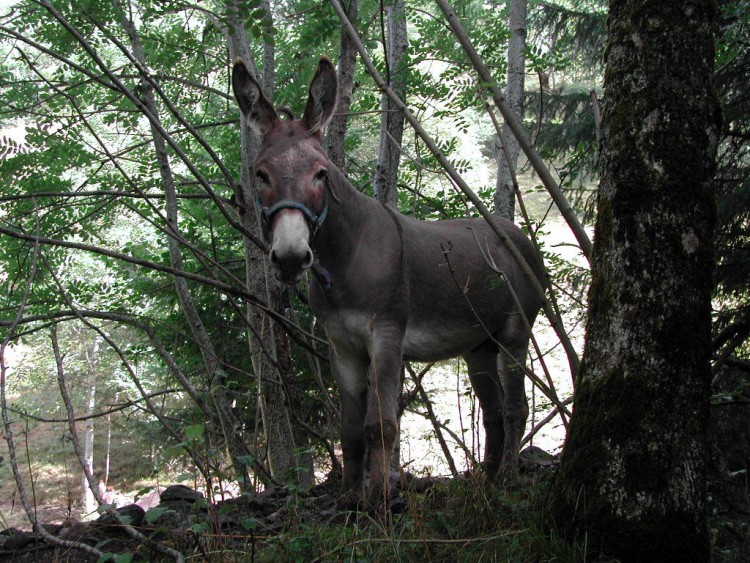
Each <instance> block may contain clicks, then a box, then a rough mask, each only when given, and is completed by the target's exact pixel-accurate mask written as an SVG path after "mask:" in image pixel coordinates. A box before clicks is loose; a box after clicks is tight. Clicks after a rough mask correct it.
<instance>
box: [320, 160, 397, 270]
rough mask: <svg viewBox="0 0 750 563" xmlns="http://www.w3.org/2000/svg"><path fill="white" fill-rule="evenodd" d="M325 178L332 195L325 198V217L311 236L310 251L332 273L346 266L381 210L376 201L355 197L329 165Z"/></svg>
mask: <svg viewBox="0 0 750 563" xmlns="http://www.w3.org/2000/svg"><path fill="white" fill-rule="evenodd" d="M328 174H329V181H330V182H331V191H332V192H333V193H332V194H328V198H329V200H328V205H329V211H328V216H327V217H326V220H325V222H324V223H323V225H322V226H321V227H320V230H319V231H318V233H317V235H316V236H315V240H314V241H313V250H314V252H315V256H316V258H317V259H318V260H319V261H320V263H321V264H322V265H323V266H324V267H325V268H327V269H328V270H330V271H331V272H333V271H334V270H336V269H340V268H344V267H345V266H346V264H347V263H348V261H349V260H350V259H351V256H352V255H353V253H354V252H355V251H356V245H357V242H358V241H359V238H360V236H359V235H360V233H361V232H362V230H363V229H364V228H365V227H366V224H367V222H368V221H370V220H372V218H373V214H377V213H378V212H380V211H382V210H381V209H379V208H380V207H381V206H380V204H379V203H378V202H377V201H375V200H373V199H372V198H369V197H367V196H365V195H362V194H361V193H359V192H358V191H357V189H356V188H355V187H354V186H353V185H352V184H351V182H349V180H348V179H347V178H346V177H345V176H344V175H343V174H342V173H341V171H339V170H338V169H337V168H336V167H334V166H333V165H330V167H329V169H328Z"/></svg>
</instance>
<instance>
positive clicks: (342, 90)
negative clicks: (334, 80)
mask: <svg viewBox="0 0 750 563" xmlns="http://www.w3.org/2000/svg"><path fill="white" fill-rule="evenodd" d="M358 12H359V0H349V5H348V6H347V8H346V14H347V15H348V16H349V19H350V20H352V21H355V20H356V19H357V15H358ZM356 65H357V49H356V47H355V46H354V41H353V40H352V38H351V37H350V36H349V33H348V32H347V31H346V28H345V27H344V26H341V40H340V43H339V61H338V65H337V68H336V75H337V77H338V99H337V101H336V112H335V113H334V115H333V119H331V123H329V125H328V136H327V138H326V150H327V151H328V158H329V159H330V160H331V162H333V163H334V164H335V165H336V167H337V168H338V169H339V170H341V171H342V172H344V173H345V172H346V160H345V158H344V141H345V140H346V128H347V126H348V123H349V107H350V106H351V105H352V94H353V92H354V71H355V70H356Z"/></svg>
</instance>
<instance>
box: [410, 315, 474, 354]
mask: <svg viewBox="0 0 750 563" xmlns="http://www.w3.org/2000/svg"><path fill="white" fill-rule="evenodd" d="M486 339H487V334H486V333H485V332H484V331H483V330H482V329H481V328H480V327H476V329H474V328H469V327H456V326H451V323H450V322H446V323H445V324H444V325H440V326H414V325H409V326H407V328H406V334H404V343H403V355H404V358H405V359H407V360H415V361H419V362H434V361H438V360H447V359H448V358H455V357H456V356H460V355H461V354H463V353H465V352H468V351H469V350H472V349H474V348H475V347H477V346H478V345H479V344H481V343H482V342H483V341H484V340H486Z"/></svg>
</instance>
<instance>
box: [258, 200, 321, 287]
mask: <svg viewBox="0 0 750 563" xmlns="http://www.w3.org/2000/svg"><path fill="white" fill-rule="evenodd" d="M272 231H273V234H272V236H271V239H272V241H273V242H272V244H271V251H270V252H269V254H268V260H269V262H270V263H271V266H273V268H274V269H275V270H276V276H277V277H278V278H279V280H280V281H282V282H283V283H288V284H294V283H297V282H298V281H299V280H300V279H302V276H303V275H304V273H305V271H306V270H308V269H309V268H310V266H312V264H313V260H314V256H313V252H312V249H311V248H310V244H309V239H310V228H309V226H308V223H307V220H306V218H305V217H304V216H303V214H302V213H301V212H300V211H299V210H295V209H284V210H282V211H280V212H279V213H278V217H276V219H275V221H274V223H273V227H272Z"/></svg>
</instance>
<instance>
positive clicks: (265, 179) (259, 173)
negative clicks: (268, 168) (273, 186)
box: [255, 170, 271, 184]
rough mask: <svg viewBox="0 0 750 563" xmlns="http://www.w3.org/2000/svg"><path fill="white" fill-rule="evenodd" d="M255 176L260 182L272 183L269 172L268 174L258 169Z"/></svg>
mask: <svg viewBox="0 0 750 563" xmlns="http://www.w3.org/2000/svg"><path fill="white" fill-rule="evenodd" d="M255 177H256V178H257V179H258V181H259V182H261V183H263V184H270V183H271V181H270V180H269V179H268V174H266V173H265V172H263V170H258V171H257V172H256V173H255Z"/></svg>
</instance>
